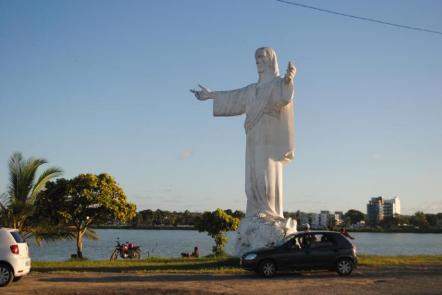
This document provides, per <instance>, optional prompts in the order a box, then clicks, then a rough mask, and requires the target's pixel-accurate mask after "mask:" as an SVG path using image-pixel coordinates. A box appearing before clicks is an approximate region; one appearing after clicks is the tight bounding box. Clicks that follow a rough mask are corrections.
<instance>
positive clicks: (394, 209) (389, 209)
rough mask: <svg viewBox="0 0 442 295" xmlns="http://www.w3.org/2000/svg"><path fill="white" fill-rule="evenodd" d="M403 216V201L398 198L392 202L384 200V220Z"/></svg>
mask: <svg viewBox="0 0 442 295" xmlns="http://www.w3.org/2000/svg"><path fill="white" fill-rule="evenodd" d="M400 214H401V201H400V200H399V198H398V197H394V198H393V199H390V200H384V218H385V217H394V216H396V215H400Z"/></svg>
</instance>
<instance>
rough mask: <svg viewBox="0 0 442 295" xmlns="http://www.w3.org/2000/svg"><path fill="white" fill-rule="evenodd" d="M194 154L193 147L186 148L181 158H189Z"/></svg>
mask: <svg viewBox="0 0 442 295" xmlns="http://www.w3.org/2000/svg"><path fill="white" fill-rule="evenodd" d="M192 155H193V150H192V149H185V150H184V151H182V152H181V155H180V160H183V161H185V160H188V159H189V158H190V157H191V156H192Z"/></svg>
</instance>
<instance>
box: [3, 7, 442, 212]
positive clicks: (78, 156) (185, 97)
mask: <svg viewBox="0 0 442 295" xmlns="http://www.w3.org/2000/svg"><path fill="white" fill-rule="evenodd" d="M299 2H301V3H304V4H308V5H312V6H318V7H321V8H325V9H330V10H337V11H341V12H344V13H349V14H355V15H359V16H365V17H372V18H378V19H382V20H385V21H390V22H395V23H400V24H404V25H410V26H419V27H425V28H428V29H432V30H437V31H441V30H442V18H441V17H440V16H441V11H442V2H441V1H437V0H435V1H429V0H427V1H417V0H412V1H411V0H410V1H405V0H391V1H380V0H376V1H372V0H371V1H350V0H334V1H305V0H303V1H301V0H299ZM261 46H271V47H273V48H275V50H276V51H277V53H278V56H279V63H280V67H281V72H284V71H285V68H286V64H287V62H288V61H289V60H290V61H292V62H294V64H295V65H296V67H297V69H298V75H297V77H296V82H295V83H296V86H295V87H296V96H295V101H296V102H295V124H296V141H297V149H296V159H295V161H293V162H291V163H290V164H289V165H288V166H286V168H285V179H284V182H285V183H284V189H285V197H284V209H285V210H287V211H296V210H302V211H309V212H310V211H311V212H317V211H319V210H324V209H325V210H327V209H328V210H343V211H346V210H348V209H351V208H355V209H359V210H362V211H364V212H365V210H366V207H365V206H366V203H367V201H368V199H369V198H370V197H374V196H378V195H382V196H384V197H387V198H391V197H394V196H399V197H400V198H401V201H402V209H403V213H406V214H410V213H414V212H415V211H417V210H424V211H425V212H429V213H430V212H442V181H441V179H442V171H441V167H442V156H441V153H440V151H441V150H442V128H441V126H442V57H441V52H442V36H441V35H436V34H429V33H422V32H416V31H409V30H404V29H399V28H394V27H388V26H384V25H379V24H374V23H368V22H361V21H355V20H352V19H349V18H344V17H339V16H335V15H329V14H324V13H320V12H316V11H312V10H308V9H304V8H299V7H294V6H287V5H284V4H282V3H279V2H276V1H272V0H259V1H252V0H241V1H235V0H225V1H203V0H201V1H196V0H195V1H193V0H188V1H178V0H175V1H105V0H102V1H96V0H95V1H55V0H54V1H5V0H0V192H2V191H6V188H7V177H8V174H7V173H8V172H7V162H8V158H9V157H10V155H11V154H12V153H13V152H14V151H21V152H22V153H23V154H24V156H25V157H31V156H32V157H43V158H46V159H47V160H48V161H49V163H50V165H54V166H59V167H61V168H62V169H63V170H64V177H66V178H71V177H75V176H76V175H78V174H79V173H87V172H90V173H100V172H107V173H110V174H111V175H113V176H114V177H115V178H116V179H117V181H118V183H119V184H120V185H121V186H122V187H123V189H124V190H125V192H126V194H127V195H128V197H129V199H130V200H131V201H132V202H134V203H136V204H137V206H138V209H148V208H150V209H156V208H161V209H168V210H179V211H180V210H185V209H190V210H194V211H202V210H214V209H215V208H217V207H220V208H232V209H241V210H245V204H246V197H245V194H244V155H245V134H244V131H243V127H242V123H243V120H244V117H242V116H241V117H230V118H213V117H212V105H211V103H210V102H199V101H197V100H196V99H194V98H193V96H192V95H191V94H190V92H189V89H190V88H193V87H196V85H197V84H198V83H201V84H203V85H206V86H208V87H209V88H210V89H213V90H223V89H234V88H239V87H241V86H245V85H247V84H249V83H253V82H255V81H256V80H257V74H256V67H255V63H254V51H255V49H256V48H258V47H261Z"/></svg>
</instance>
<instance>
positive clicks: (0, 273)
mask: <svg viewBox="0 0 442 295" xmlns="http://www.w3.org/2000/svg"><path fill="white" fill-rule="evenodd" d="M13 279H14V273H13V272H12V269H11V267H9V265H7V264H5V263H0V287H5V286H7V285H9V283H10V282H11V281H12V280H13Z"/></svg>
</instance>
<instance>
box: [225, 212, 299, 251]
mask: <svg viewBox="0 0 442 295" xmlns="http://www.w3.org/2000/svg"><path fill="white" fill-rule="evenodd" d="M296 225H297V223H296V220H293V219H291V218H289V219H284V218H268V217H267V218H266V217H263V216H253V217H244V218H243V219H241V223H240V225H239V228H238V230H237V231H236V234H235V236H234V237H233V238H232V239H231V240H230V241H229V243H232V244H233V245H232V247H228V248H230V249H231V251H229V252H232V253H229V254H230V255H232V256H236V257H239V256H241V255H242V254H244V253H246V252H248V251H251V250H253V249H258V248H267V247H274V246H277V245H280V244H281V243H282V242H283V241H284V238H285V237H286V236H288V235H290V234H293V233H296V231H297V230H296Z"/></svg>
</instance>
